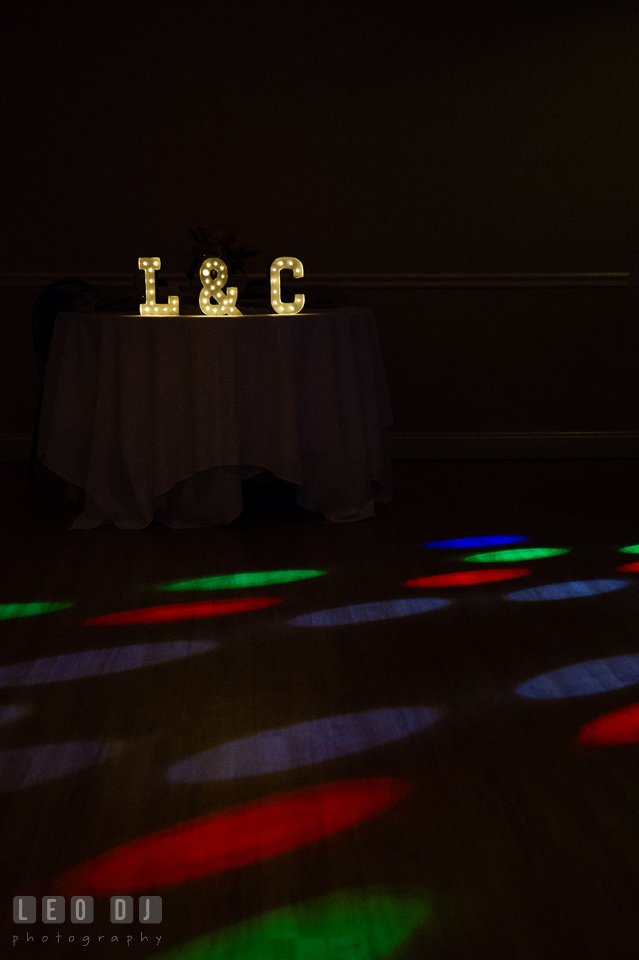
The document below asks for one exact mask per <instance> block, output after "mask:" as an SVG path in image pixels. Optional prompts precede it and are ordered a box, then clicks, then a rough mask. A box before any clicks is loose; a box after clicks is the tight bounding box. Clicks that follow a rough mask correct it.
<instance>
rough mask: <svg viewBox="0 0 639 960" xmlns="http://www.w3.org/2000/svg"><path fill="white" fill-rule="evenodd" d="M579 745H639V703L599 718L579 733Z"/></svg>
mask: <svg viewBox="0 0 639 960" xmlns="http://www.w3.org/2000/svg"><path fill="white" fill-rule="evenodd" d="M578 739H579V743H639V703H632V704H631V705H630V706H629V707H621V709H620V710H613V711H612V713H606V714H604V716H603V717H597V719H596V720H592V721H591V722H590V723H587V724H586V726H585V727H582V728H581V730H580V731H579V738H578Z"/></svg>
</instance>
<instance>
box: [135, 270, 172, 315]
mask: <svg viewBox="0 0 639 960" xmlns="http://www.w3.org/2000/svg"><path fill="white" fill-rule="evenodd" d="M161 266H162V263H161V262H160V258H159V257H138V267H139V268H140V270H144V286H145V289H146V300H145V301H144V303H141V304H140V313H141V314H142V316H143V317H148V316H151V315H153V316H159V315H161V314H167V313H171V314H176V313H179V312H180V298H179V297H169V302H168V303H156V302H155V271H156V270H159V269H160V267H161Z"/></svg>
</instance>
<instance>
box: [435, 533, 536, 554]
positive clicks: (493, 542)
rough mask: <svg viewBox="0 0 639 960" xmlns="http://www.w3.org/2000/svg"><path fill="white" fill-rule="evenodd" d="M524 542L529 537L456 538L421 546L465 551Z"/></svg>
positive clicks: (508, 535) (506, 535) (505, 535)
mask: <svg viewBox="0 0 639 960" xmlns="http://www.w3.org/2000/svg"><path fill="white" fill-rule="evenodd" d="M524 540H530V537H516V536H512V535H510V534H504V535H503V536H499V535H497V536H494V537H458V538H457V539H456V540H430V541H429V542H428V543H424V544H422V546H424V547H430V548H432V549H434V550H455V549H460V548H462V549H467V548H468V547H498V546H501V545H502V544H504V543H522V541H524Z"/></svg>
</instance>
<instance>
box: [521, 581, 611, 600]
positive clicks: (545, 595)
mask: <svg viewBox="0 0 639 960" xmlns="http://www.w3.org/2000/svg"><path fill="white" fill-rule="evenodd" d="M627 586H628V581H627V580H567V581H566V582H565V583H546V584H544V585H543V586H542V587H528V588H527V589H526V590H515V592H514V593H508V594H506V600H570V599H571V598H572V597H592V596H594V595H595V594H597V593H610V592H611V591H612V590H621V588H622V587H627Z"/></svg>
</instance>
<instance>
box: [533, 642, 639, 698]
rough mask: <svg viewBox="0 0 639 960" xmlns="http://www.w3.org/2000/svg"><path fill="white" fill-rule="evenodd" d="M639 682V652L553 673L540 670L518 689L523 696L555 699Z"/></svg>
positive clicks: (562, 668) (615, 688)
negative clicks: (538, 673) (540, 671)
mask: <svg viewBox="0 0 639 960" xmlns="http://www.w3.org/2000/svg"><path fill="white" fill-rule="evenodd" d="M633 683H639V654H636V653H631V654H624V655H622V656H620V657H606V658H605V659H603V660H587V661H585V663H576V664H574V665H573V666H570V667H561V668H560V669H559V670H552V671H551V672H550V673H541V674H540V675H539V676H538V677H533V678H532V680H526V682H525V683H522V684H521V686H520V687H517V690H516V692H517V693H518V694H519V696H520V697H532V698H533V699H537V700H554V699H560V698H562V697H583V696H586V695H588V694H591V693H607V692H608V691H609V690H620V689H621V688H622V687H629V686H630V685H631V684H633Z"/></svg>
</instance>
